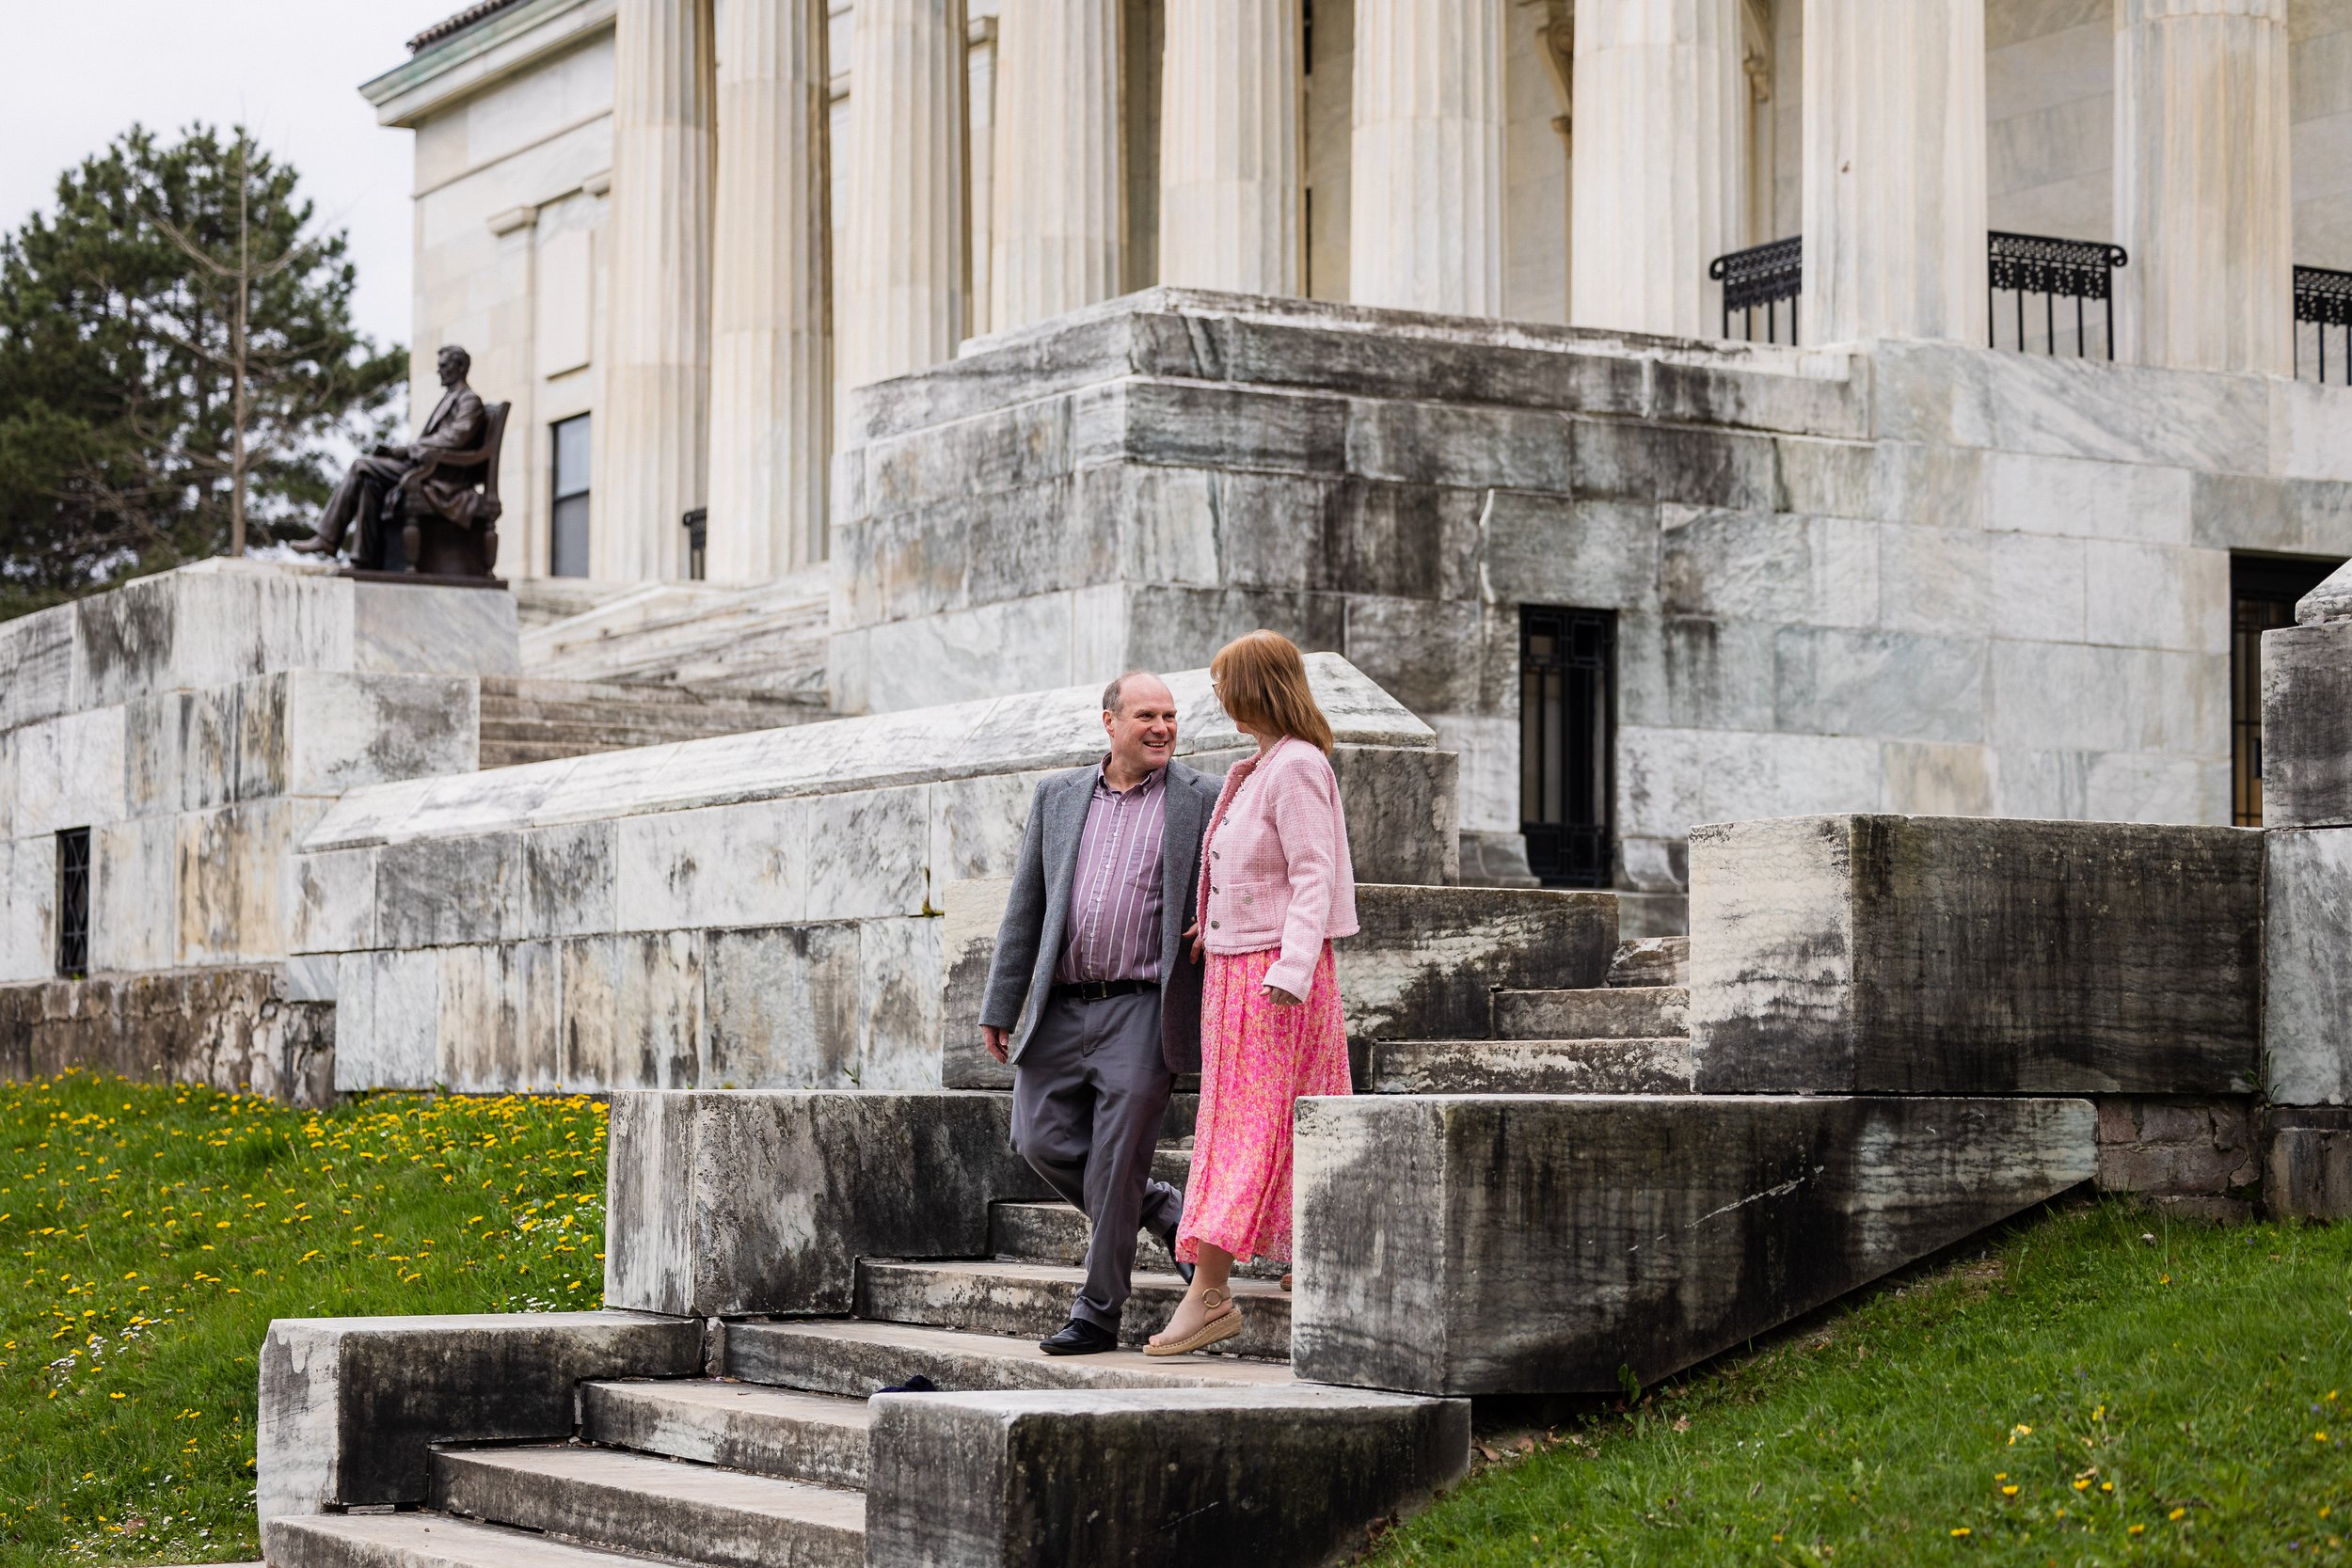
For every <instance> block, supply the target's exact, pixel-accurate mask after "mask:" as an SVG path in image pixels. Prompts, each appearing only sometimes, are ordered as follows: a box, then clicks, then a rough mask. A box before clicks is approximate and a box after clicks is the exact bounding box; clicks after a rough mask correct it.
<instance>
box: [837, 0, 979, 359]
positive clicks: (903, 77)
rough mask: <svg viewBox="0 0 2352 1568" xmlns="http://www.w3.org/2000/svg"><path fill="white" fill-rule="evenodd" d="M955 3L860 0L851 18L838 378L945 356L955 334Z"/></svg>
mask: <svg viewBox="0 0 2352 1568" xmlns="http://www.w3.org/2000/svg"><path fill="white" fill-rule="evenodd" d="M963 19H964V8H963V0H863V3H862V4H860V5H859V6H858V8H857V9H856V10H855V11H854V12H853V13H852V16H851V26H850V80H852V81H854V82H856V83H857V84H858V90H857V91H855V92H853V93H851V94H850V145H849V148H848V154H849V159H850V177H849V181H848V186H847V188H848V190H849V192H850V212H849V226H850V227H849V243H848V245H847V246H846V248H845V254H846V255H847V256H848V258H849V269H850V270H849V276H848V277H845V278H843V279H842V287H841V295H840V297H841V302H842V312H841V314H842V321H841V327H840V337H841V380H842V383H843V385H845V386H849V387H863V386H865V385H866V384H867V383H869V382H874V381H881V380H883V379H885V378H887V377H890V376H894V375H904V374H905V373H906V372H909V371H918V370H921V369H923V368H924V367H925V366H927V365H936V364H938V363H940V362H941V361H942V360H946V359H951V358H953V357H954V356H955V352H956V345H957V344H958V343H960V342H961V341H963V337H964V332H965V324H966V322H967V321H968V320H969V314H968V301H967V299H966V295H965V292H964V290H965V282H964V274H965V270H966V269H965V264H964V263H965V255H966V246H967V243H968V242H967V240H966V237H965V233H964V204H965V200H966V198H965V192H964V96H965V72H964V59H963V50H964V39H963V29H964V20H963Z"/></svg>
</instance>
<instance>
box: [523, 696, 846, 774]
mask: <svg viewBox="0 0 2352 1568" xmlns="http://www.w3.org/2000/svg"><path fill="white" fill-rule="evenodd" d="M828 717H830V715H829V714H828V713H827V712H826V710H825V708H824V707H823V705H821V704H818V703H812V702H807V701H796V700H792V699H789V698H783V697H762V696H756V695H752V694H748V693H742V692H727V693H725V694H715V693H712V692H710V691H707V690H698V689H693V688H689V687H682V686H668V685H662V684H659V683H654V682H621V681H564V680H548V679H538V678H532V677H528V676H500V675H493V676H485V677H484V679H483V682H482V719H481V749H482V751H481V765H482V766H483V767H484V768H507V767H513V766H515V765H516V764H519V763H525V762H546V761H548V760H550V759H552V758H555V757H569V756H584V755H586V754H588V753H590V752H612V751H620V750H623V749H625V748H630V747H640V746H661V745H667V744H669V743H670V742H673V741H678V740H698V739H701V738H704V737H706V736H715V735H737V734H740V733H742V732H744V731H747V730H771V729H780V728H783V727H785V726H787V725H792V724H804V723H808V722H810V721H813V720H818V719H824V718H828Z"/></svg>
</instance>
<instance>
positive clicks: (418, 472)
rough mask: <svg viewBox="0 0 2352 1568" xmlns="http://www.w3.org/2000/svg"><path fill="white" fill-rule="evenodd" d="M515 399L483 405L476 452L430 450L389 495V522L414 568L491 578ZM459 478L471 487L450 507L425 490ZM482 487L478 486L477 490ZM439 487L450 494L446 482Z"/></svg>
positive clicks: (386, 509)
mask: <svg viewBox="0 0 2352 1568" xmlns="http://www.w3.org/2000/svg"><path fill="white" fill-rule="evenodd" d="M513 407H514V404H510V403H485V404H483V405H482V413H483V423H482V444H481V445H480V446H478V447H476V448H474V449H473V450H472V451H430V450H428V451H426V452H425V453H424V455H423V456H422V457H421V459H420V460H419V461H418V463H417V466H416V467H414V468H411V469H410V470H409V471H408V472H407V473H406V474H405V475H404V476H402V478H401V481H400V483H399V484H397V485H395V486H394V487H393V489H392V493H391V494H390V495H389V496H388V497H386V498H385V502H384V514H385V518H384V520H385V525H386V526H387V527H388V528H389V527H390V526H392V525H393V524H394V523H395V522H397V523H398V525H399V527H400V539H401V544H402V545H403V546H405V548H406V550H407V554H408V566H409V570H411V571H414V572H421V573H424V574H427V575H430V576H434V577H451V578H486V577H488V576H490V575H491V568H493V567H495V566H496V565H497V564H498V559H499V529H498V524H499V518H500V516H501V515H502V514H503V513H504V512H505V510H506V507H505V503H504V502H502V501H501V500H500V499H499V449H500V448H501V446H503V445H504V444H505V441H506V416H507V413H508V411H509V410H511V409H512V408H513ZM428 479H439V480H442V481H444V482H447V481H452V480H454V481H455V482H457V483H459V484H461V485H463V486H465V487H466V488H465V489H464V490H463V491H462V492H461V493H460V496H459V498H458V501H457V504H456V505H454V506H450V507H445V506H443V505H441V504H440V503H438V502H437V501H436V500H435V499H434V496H433V494H432V492H430V491H428V490H427V489H425V487H424V486H425V481H427V480H428ZM475 486H479V487H480V488H479V489H476V488H474V487H475ZM440 489H441V491H442V493H443V494H444V495H447V493H448V485H447V483H443V484H442V485H441V486H440Z"/></svg>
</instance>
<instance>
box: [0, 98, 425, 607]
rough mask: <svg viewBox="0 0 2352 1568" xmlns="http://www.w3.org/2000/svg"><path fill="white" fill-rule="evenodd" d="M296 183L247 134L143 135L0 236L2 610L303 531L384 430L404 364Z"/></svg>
mask: <svg viewBox="0 0 2352 1568" xmlns="http://www.w3.org/2000/svg"><path fill="white" fill-rule="evenodd" d="M296 187H297V180H296V176H295V173H294V169H293V168H292V167H291V166H288V165H286V164H284V163H281V162H279V161H278V160H276V159H273V158H271V157H270V156H269V155H268V154H267V153H266V152H264V151H262V150H260V149H259V148H257V147H256V146H255V145H254V143H253V141H252V138H251V137H250V136H248V135H246V133H245V132H244V131H243V130H242V129H239V130H237V131H235V132H233V133H232V134H230V135H227V136H223V135H220V134H219V133H218V132H216V131H215V130H213V129H212V128H210V127H207V126H201V125H199V126H193V127H191V128H190V129H189V130H188V131H187V132H186V134H185V135H183V137H182V138H181V140H180V141H179V142H178V143H177V144H176V145H170V146H166V145H163V144H162V143H160V142H159V141H158V140H157V138H156V137H155V135H153V134H152V133H151V132H149V131H146V130H144V129H142V128H140V127H137V126H134V127H133V128H132V129H131V130H130V131H129V132H127V133H125V134H124V135H122V136H120V137H119V138H118V139H117V140H116V141H115V143H114V145H113V146H111V147H109V148H108V149H107V150H105V151H104V152H103V153H102V154H100V155H99V156H97V157H94V158H90V159H88V160H87V161H85V162H84V163H83V164H82V166H80V167H79V168H76V169H71V170H69V171H67V172H66V174H64V175H63V176H62V177H61V178H60V179H59V180H58V182H57V200H56V210H55V211H54V212H50V213H41V214H34V216H33V217H32V218H30V219H29V220H28V221H27V222H26V223H25V225H24V229H23V230H20V231H18V232H17V233H15V234H14V235H11V236H9V237H8V238H7V239H6V240H5V241H0V613H8V612H13V611H17V610H24V609H29V608H32V607H33V606H35V605H39V604H42V603H47V602H51V601H53V600H56V599H59V598H64V597H69V596H71V595H72V594H79V593H86V592H88V591H90V590H92V589H94V588H98V587H102V586H103V585H104V584H106V583H107V582H109V581H112V580H115V579H118V578H122V577H125V576H131V575H135V574H137V573H142V572H150V571H159V570H162V569H163V568H165V567H167V566H171V565H174V564H176V563H178V562H183V561H188V560H192V559H195V558H197V557H200V556H205V555H212V554H217V553H219V552H221V551H223V550H225V549H227V548H229V547H230V537H231V522H232V516H234V515H238V514H240V513H242V514H243V519H244V521H245V524H246V528H245V533H246V542H247V543H250V542H251V541H253V540H254V539H257V538H259V537H261V536H262V535H263V534H264V533H265V532H266V531H268V529H269V528H270V526H271V525H272V524H276V523H292V522H293V521H294V520H296V519H297V518H303V517H307V516H308V515H309V514H310V512H311V510H312V509H314V508H315V507H317V506H318V505H320V504H321V503H322V502H323V501H324V500H325V499H326V494H327V491H328V489H329V487H330V486H331V485H332V484H333V483H334V480H335V477H336V469H337V468H338V467H339V465H340V463H341V461H342V455H343V454H344V453H346V452H348V451H350V450H351V449H352V447H353V446H354V445H355V444H365V443H366V442H368V441H369V440H371V439H374V438H379V437H380V436H382V435H383V434H384V433H385V432H386V431H387V430H388V428H389V424H390V422H391V415H392V409H393V405H394V403H395V401H396V400H397V398H398V396H399V394H400V391H401V389H402V387H403V385H404V383H405V379H406V375H407V355H406V353H405V350H402V349H400V348H397V347H394V348H390V349H383V348H379V347H378V346H377V345H376V344H375V343H374V342H373V341H371V340H369V339H368V338H367V337H366V336H365V335H364V334H362V333H360V332H358V330H357V329H355V328H354V327H353V325H352V324H351V291H352V285H353V282H354V277H355V274H354V271H353V268H352V265H351V263H350V261H348V260H347V259H346V254H345V253H346V249H347V246H346V241H345V236H344V235H343V234H342V232H341V231H326V230H320V231H316V232H308V233H306V230H310V224H311V219H312V209H311V205H310V202H309V201H308V200H307V199H305V198H302V196H301V195H300V194H299V192H298V190H297V188H296ZM241 303H242V309H240V305H241ZM240 394H242V395H240ZM240 410H242V416H243V417H242V420H240V418H239V414H240ZM240 437H242V438H240Z"/></svg>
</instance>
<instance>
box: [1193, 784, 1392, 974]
mask: <svg viewBox="0 0 2352 1568" xmlns="http://www.w3.org/2000/svg"><path fill="white" fill-rule="evenodd" d="M1203 847H1204V849H1205V851H1206V852H1205V853H1204V854H1203V855H1202V856H1201V859H1200V903H1199V906H1198V907H1199V908H1200V910H1201V911H1204V912H1203V914H1202V916H1201V927H1200V938H1201V943H1202V945H1203V946H1205V947H1206V948H1207V949H1208V950H1209V951H1210V952H1212V953H1256V952H1260V951H1263V949H1265V948H1268V947H1279V948H1280V949H1281V957H1280V958H1278V959H1276V960H1275V962H1274V965H1273V967H1271V968H1270V969H1268V970H1267V971H1266V975H1265V983H1266V984H1267V985H1269V986H1279V987H1280V988H1281V989H1282V990H1286V991H1288V992H1290V993H1291V994H1292V995H1293V996H1298V997H1303V996H1305V995H1306V994H1307V990H1308V988H1309V987H1310V986H1311V985H1312V984H1313V982H1314V974H1315V962H1316V960H1317V959H1318V958H1321V957H1322V956H1323V944H1324V942H1325V941H1326V940H1327V939H1329V938H1333V937H1351V936H1354V935H1355V934H1356V864H1355V862H1354V860H1353V859H1352V858H1351V857H1350V856H1349V854H1348V852H1347V814H1346V813H1345V812H1344V811H1343V810H1342V809H1341V807H1340V781H1339V779H1338V777H1337V776H1336V775H1334V774H1333V773H1332V771H1331V763H1330V760H1329V759H1328V758H1327V757H1326V756H1325V755H1324V754H1323V753H1322V752H1319V751H1317V750H1316V749H1315V748H1314V747H1312V746H1311V745H1309V744H1308V743H1307V742H1306V741H1303V740H1299V739H1295V738H1293V737H1285V738H1283V739H1281V740H1279V741H1277V742H1275V744H1274V746H1273V748H1272V749H1271V750H1269V751H1268V752H1265V753H1264V754H1263V755H1262V756H1254V757H1249V758H1248V759H1246V760H1244V761H1242V762H1238V763H1236V764H1234V765H1233V770H1232V772H1230V773H1228V774H1226V775H1225V787H1224V789H1223V790H1221V791H1220V792H1219V793H1218V795H1217V798H1216V810H1215V811H1213V812H1211V813H1210V814H1209V836H1208V842H1207V843H1206V845H1205V846H1203Z"/></svg>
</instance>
